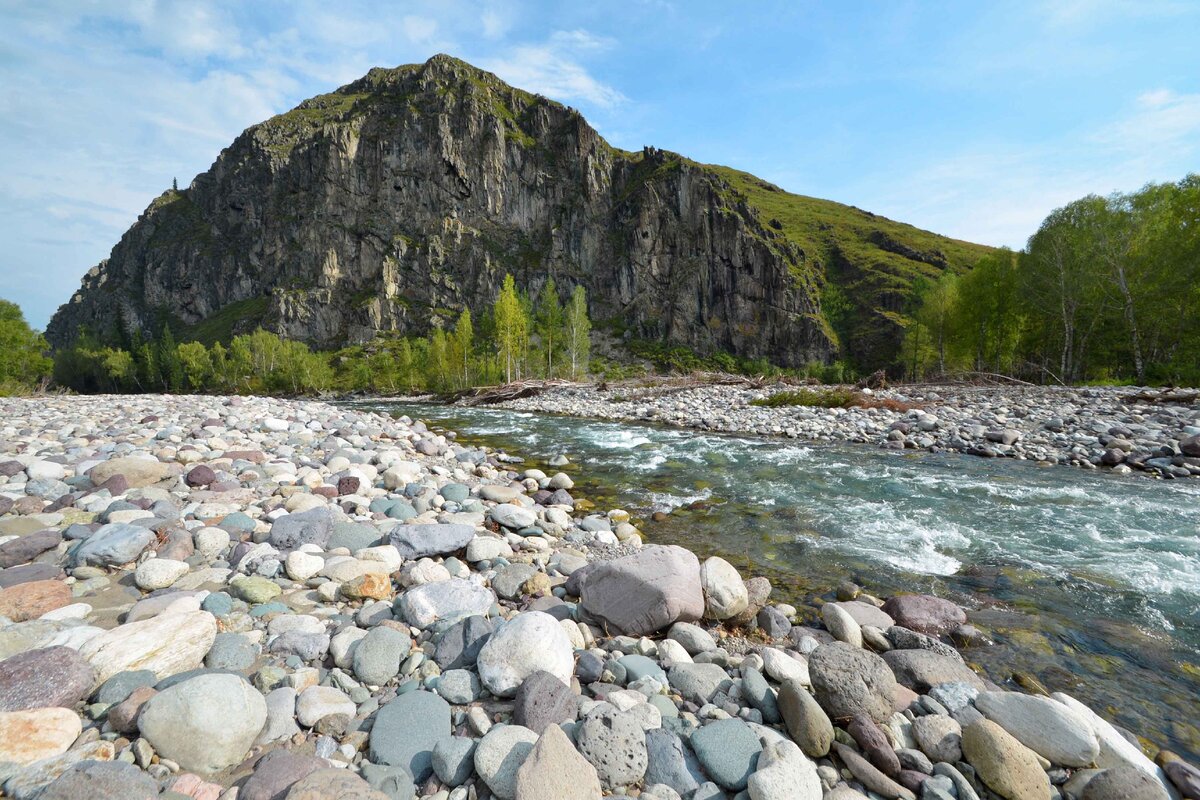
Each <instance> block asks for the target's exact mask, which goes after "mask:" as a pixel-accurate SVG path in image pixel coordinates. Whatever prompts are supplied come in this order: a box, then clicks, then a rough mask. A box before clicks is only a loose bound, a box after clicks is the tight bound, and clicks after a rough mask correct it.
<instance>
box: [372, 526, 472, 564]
mask: <svg viewBox="0 0 1200 800" xmlns="http://www.w3.org/2000/svg"><path fill="white" fill-rule="evenodd" d="M474 537H475V528H474V526H472V525H458V524H453V523H452V524H434V525H404V524H402V525H396V526H395V527H393V528H392V529H391V530H390V531H388V534H387V542H388V544H390V545H392V546H393V547H395V548H396V550H398V551H399V553H400V556H401V558H403V559H405V560H406V561H415V560H417V559H420V558H425V557H427V556H439V555H445V554H446V553H456V552H458V551H459V550H462V549H463V548H465V547H466V546H467V545H468V544H469V543H470V541H471V539H473V538H474Z"/></svg>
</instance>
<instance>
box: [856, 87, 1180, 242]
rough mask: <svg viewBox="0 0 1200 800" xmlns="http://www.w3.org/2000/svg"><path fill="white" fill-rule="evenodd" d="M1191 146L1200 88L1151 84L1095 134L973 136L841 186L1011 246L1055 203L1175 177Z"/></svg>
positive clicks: (910, 217)
mask: <svg viewBox="0 0 1200 800" xmlns="http://www.w3.org/2000/svg"><path fill="white" fill-rule="evenodd" d="M1197 153H1200V94H1177V93H1175V92H1173V91H1171V90H1169V89H1155V90H1150V91H1146V92H1144V93H1142V94H1140V95H1139V96H1137V97H1136V98H1134V100H1133V101H1132V103H1131V104H1130V106H1129V107H1128V108H1127V109H1126V111H1125V113H1124V114H1122V115H1119V116H1117V117H1115V118H1114V119H1112V120H1111V121H1109V122H1108V123H1107V124H1105V125H1103V126H1102V127H1101V128H1100V129H1098V130H1097V131H1095V132H1090V133H1089V132H1082V133H1079V134H1076V135H1068V136H1064V137H1061V138H1059V139H1057V140H1053V141H1049V142H1046V143H1043V144H1040V145H1029V144H1021V145H1019V146H1018V145H1014V144H1008V143H1004V142H994V143H992V144H990V145H986V144H981V145H977V146H974V147H971V148H967V149H963V150H961V151H959V152H958V153H956V154H953V155H951V156H949V157H947V158H943V159H939V160H936V161H930V162H927V163H924V164H918V165H914V167H913V168H912V169H910V170H908V171H903V170H901V171H899V172H898V174H894V175H892V176H889V177H888V178H887V179H884V178H883V177H882V176H873V177H871V178H869V179H868V180H866V181H861V182H856V183H854V184H851V186H850V187H848V188H849V190H850V191H852V192H853V193H854V197H855V198H857V199H856V200H855V201H854V202H855V204H857V205H861V206H863V207H865V208H869V209H871V210H872V211H876V212H879V213H882V214H885V215H886V216H890V217H893V218H895V219H899V220H902V221H905V222H910V223H913V224H916V225H919V226H921V227H923V228H928V229H931V230H935V231H938V232H939V233H945V234H947V235H951V236H955V237H957V238H961V239H966V240H969V241H975V242H982V243H984V244H993V245H1008V246H1010V247H1014V248H1019V247H1023V246H1024V244H1025V242H1026V240H1027V239H1028V238H1029V236H1030V235H1032V234H1033V233H1034V232H1035V231H1036V230H1037V228H1038V226H1039V225H1040V224H1041V222H1042V220H1043V219H1044V218H1045V217H1046V215H1047V214H1049V213H1050V212H1051V211H1053V210H1054V209H1055V208H1059V207H1061V206H1063V205H1066V204H1067V203H1069V202H1071V201H1072V200H1076V199H1078V198H1080V197H1083V196H1085V195H1088V194H1100V195H1106V194H1110V193H1112V192H1116V191H1131V190H1134V189H1137V188H1138V187H1140V186H1142V185H1144V184H1145V183H1146V182H1148V181H1172V180H1179V179H1180V178H1182V177H1184V176H1183V174H1181V173H1179V172H1178V164H1180V163H1188V162H1189V159H1191V158H1192V157H1194V155H1195V154H1197ZM1193 163H1194V162H1193Z"/></svg>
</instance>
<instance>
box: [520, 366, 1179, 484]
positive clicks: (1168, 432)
mask: <svg viewBox="0 0 1200 800" xmlns="http://www.w3.org/2000/svg"><path fill="white" fill-rule="evenodd" d="M794 388H795V387H792V386H786V385H779V386H775V387H771V388H765V389H756V388H747V387H742V386H725V385H700V386H696V387H693V388H685V389H683V390H682V391H680V390H676V389H673V388H671V387H669V386H667V387H662V386H653V385H652V386H650V387H647V388H627V387H622V386H613V387H611V388H600V387H597V386H592V385H589V386H566V387H550V388H548V389H546V390H545V391H543V392H541V393H539V394H537V395H535V396H533V397H525V398H520V399H517V400H510V401H507V402H504V403H500V404H499V405H500V406H501V407H503V408H510V409H514V410H518V411H536V412H541V413H553V414H567V415H571V416H580V417H594V418H597V419H620V420H634V421H643V422H657V423H662V424H667V425H676V426H679V427H685V428H694V429H698V430H704V431H716V432H722V433H748V434H754V435H758V436H782V437H787V438H791V439H802V440H808V441H818V442H850V443H859V444H871V445H876V446H879V447H885V448H888V449H893V450H923V451H929V452H957V453H967V454H970V455H974V456H981V457H984V458H1016V459H1021V460H1028V461H1035V462H1041V463H1044V464H1064V465H1070V466H1076V467H1082V468H1085V469H1111V470H1113V471H1115V472H1118V473H1124V474H1129V473H1132V472H1139V473H1145V474H1148V475H1152V476H1155V477H1163V478H1188V477H1196V476H1200V407H1198V406H1197V405H1195V404H1194V403H1193V404H1186V403H1185V404H1174V403H1152V402H1148V401H1144V400H1140V401H1139V400H1130V399H1129V398H1130V397H1131V396H1133V395H1136V394H1137V393H1138V392H1139V391H1140V390H1137V389H1134V388H1131V387H1097V388H1064V387H1053V386H1004V387H996V386H991V387H976V386H919V387H897V388H892V389H883V390H877V391H872V390H869V389H868V390H864V391H863V395H864V397H865V398H866V399H867V400H868V401H892V402H894V403H896V404H900V406H901V407H904V406H907V407H908V408H906V409H905V410H896V409H895V408H888V407H851V408H819V407H806V406H782V407H774V408H772V407H764V406H755V405H751V403H752V402H754V401H756V400H757V401H761V400H764V399H767V398H769V397H770V396H771V395H773V394H775V393H776V392H781V391H790V390H793V389H794ZM843 388H847V391H849V390H850V389H849V388H848V387H843ZM664 389H665V391H664ZM1142 391H1144V390H1142Z"/></svg>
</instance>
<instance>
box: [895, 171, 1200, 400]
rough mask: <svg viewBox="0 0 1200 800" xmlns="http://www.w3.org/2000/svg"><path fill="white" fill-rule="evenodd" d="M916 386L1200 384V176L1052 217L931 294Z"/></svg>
mask: <svg viewBox="0 0 1200 800" xmlns="http://www.w3.org/2000/svg"><path fill="white" fill-rule="evenodd" d="M905 324H906V326H907V327H906V336H905V343H904V350H903V353H904V363H903V364H902V365H898V367H899V368H901V369H902V370H903V373H904V374H905V375H906V376H908V377H909V378H911V379H917V380H919V379H925V378H931V377H939V376H946V375H958V374H962V373H968V372H976V373H978V372H986V373H994V374H998V375H1006V376H1011V377H1017V378H1022V379H1025V380H1028V381H1031V382H1035V383H1063V384H1078V383H1138V384H1188V385H1196V384H1200V175H1196V174H1193V175H1189V176H1188V177H1186V178H1184V179H1183V180H1181V181H1179V182H1177V183H1152V184H1149V185H1147V186H1145V187H1143V188H1142V189H1140V190H1138V191H1136V192H1132V193H1128V194H1124V193H1120V194H1113V195H1109V196H1108V197H1099V196H1096V195H1089V196H1087V197H1084V198H1082V199H1080V200H1076V201H1075V202H1073V203H1070V204H1068V205H1066V206H1064V207H1062V208H1059V209H1057V210H1055V211H1053V212H1052V213H1051V214H1050V215H1049V216H1048V217H1046V219H1045V220H1044V221H1043V222H1042V224H1041V226H1040V227H1039V228H1038V230H1037V232H1036V233H1034V235H1033V236H1032V237H1030V239H1029V242H1028V244H1027V246H1026V247H1025V249H1024V250H1023V251H1021V252H1013V251H1010V250H999V251H996V252H995V253H993V254H992V255H990V256H987V257H985V258H983V259H982V260H980V261H979V262H978V263H977V264H976V265H975V267H974V268H973V269H971V270H969V271H967V272H964V273H961V274H955V273H947V274H945V275H944V277H942V278H941V279H940V280H938V281H933V282H926V283H925V284H924V285H923V286H921V287H920V291H919V292H918V300H917V303H916V304H915V306H914V307H913V308H912V310H911V313H910V314H909V315H907V318H906V319H905Z"/></svg>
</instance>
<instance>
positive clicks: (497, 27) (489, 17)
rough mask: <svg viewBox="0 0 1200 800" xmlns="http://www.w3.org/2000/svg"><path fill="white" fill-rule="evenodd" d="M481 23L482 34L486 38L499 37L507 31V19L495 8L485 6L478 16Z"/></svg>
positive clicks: (508, 25)
mask: <svg viewBox="0 0 1200 800" xmlns="http://www.w3.org/2000/svg"><path fill="white" fill-rule="evenodd" d="M479 21H480V23H482V24H483V35H484V36H485V37H487V38H488V39H500V38H502V37H503V36H504V35H505V34H507V33H508V29H509V27H510V24H509V21H508V19H507V18H506V17H505V16H504V15H503V14H501V13H500V12H499V11H497V10H496V9H495V8H487V9H485V10H484V12H483V14H481V15H480V17H479Z"/></svg>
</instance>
